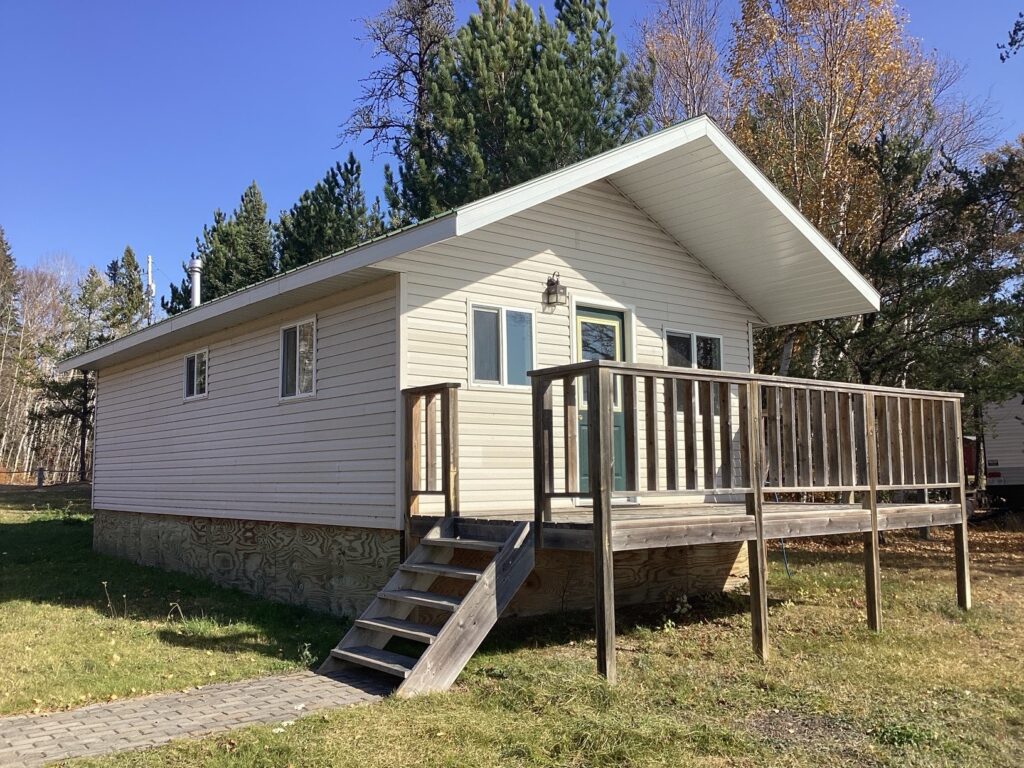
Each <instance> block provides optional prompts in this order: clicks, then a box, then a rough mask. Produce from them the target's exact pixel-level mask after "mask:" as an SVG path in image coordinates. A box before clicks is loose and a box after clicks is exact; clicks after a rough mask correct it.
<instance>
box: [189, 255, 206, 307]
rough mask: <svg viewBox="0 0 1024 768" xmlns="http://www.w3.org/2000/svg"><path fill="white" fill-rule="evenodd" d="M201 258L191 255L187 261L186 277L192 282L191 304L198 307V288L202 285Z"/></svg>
mask: <svg viewBox="0 0 1024 768" xmlns="http://www.w3.org/2000/svg"><path fill="white" fill-rule="evenodd" d="M202 274H203V260H202V259H200V258H198V257H196V256H193V257H192V258H191V259H189V262H188V279H189V282H191V283H192V306H193V307H198V306H199V302H200V301H202V299H200V297H199V294H200V289H201V287H202V283H203V279H202Z"/></svg>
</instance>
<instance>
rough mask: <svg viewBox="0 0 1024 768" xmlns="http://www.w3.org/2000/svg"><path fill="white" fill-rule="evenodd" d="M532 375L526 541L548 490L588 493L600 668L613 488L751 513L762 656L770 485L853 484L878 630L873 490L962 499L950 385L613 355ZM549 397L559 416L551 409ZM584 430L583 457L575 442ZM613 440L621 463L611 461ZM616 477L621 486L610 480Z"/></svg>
mask: <svg viewBox="0 0 1024 768" xmlns="http://www.w3.org/2000/svg"><path fill="white" fill-rule="evenodd" d="M530 377H531V386H532V391H533V436H534V442H533V445H534V451H533V467H534V501H535V526H534V530H535V536H536V544H537V546H543V542H544V525H545V523H548V522H550V520H551V517H552V502H553V501H554V500H562V499H584V498H588V497H589V498H590V500H591V503H592V507H593V556H594V561H593V562H594V587H595V612H596V615H595V619H596V625H597V657H598V669H599V671H600V672H601V673H602V674H604V675H605V676H606V677H607V678H608V679H609V680H614V678H615V654H614V645H615V642H614V641H615V620H614V609H613V607H612V606H614V585H613V579H612V572H613V551H612V538H611V528H612V521H613V507H612V498H613V497H614V496H621V495H628V496H634V497H641V496H645V495H647V496H666V495H674V496H678V495H681V494H701V495H704V496H707V495H714V496H718V495H721V494H728V495H733V496H743V497H744V498H745V500H746V509H747V513H748V514H749V515H751V516H752V517H753V521H754V526H753V529H754V535H753V536H752V538H751V539H750V540H749V541H748V557H749V561H750V596H751V617H752V629H753V642H754V649H755V651H756V652H757V654H758V655H759V656H760V657H761V658H767V656H768V644H767V637H768V633H767V597H766V581H765V560H766V554H765V546H764V539H765V527H764V500H765V496H766V494H767V493H769V492H770V493H775V494H789V493H797V492H815V493H835V494H850V493H854V492H856V493H858V494H860V495H861V497H862V504H863V506H864V508H865V509H866V510H867V511H868V517H869V520H870V529H867V530H866V531H865V533H864V553H865V578H866V585H865V586H866V590H867V592H866V594H867V599H866V605H867V610H868V624H869V626H870V627H871V628H872V629H875V630H877V629H879V628H880V627H881V611H880V607H879V606H880V592H879V584H880V582H879V558H878V540H879V514H878V503H879V502H878V499H879V493H880V492H884V491H891V490H902V489H918V490H921V489H925V490H927V489H946V490H949V491H950V493H951V495H952V497H953V499H954V501H957V502H959V503H960V505H961V508H962V509H966V507H965V505H964V485H963V483H964V472H963V461H962V443H961V436H960V432H961V421H960V399H961V396H960V395H959V394H956V393H949V392H929V391H925V390H910V389H898V388H893V387H869V386H865V385H857V384H843V383H839V382H826V381H816V380H811V379H792V378H778V377H773V376H758V375H754V374H736V373H729V372H720V371H707V370H697V369H690V368H672V367H668V366H659V365H650V366H646V365H635V364H630V363H619V362H611V361H594V362H586V363H577V364H573V365H563V366H558V367H555V368H547V369H543V370H538V371H531V372H530ZM581 385H585V387H584V388H583V389H581V388H580V387H581ZM581 393H582V394H583V396H584V399H581ZM557 407H561V409H562V418H561V419H557V418H556V417H555V409H556V408H557ZM584 419H585V420H584ZM559 424H561V426H562V429H561V435H560V437H561V439H562V444H561V448H562V450H559V447H560V446H559V445H558V444H557V438H558V437H559V435H558V434H556V432H557V429H556V427H557V426H558V425H559ZM583 424H585V425H586V428H587V438H586V440H585V441H582V440H581V439H580V428H581V425H583ZM616 432H621V433H622V439H621V442H618V443H617V442H616V438H615V434H616ZM641 432H642V433H643V434H642V438H643V439H641ZM584 442H585V444H586V446H587V461H586V462H585V463H584V462H583V461H582V458H580V455H579V454H578V453H577V450H578V447H582V444H583V443H584ZM616 451H619V452H620V453H621V460H622V462H623V466H621V467H615V462H616ZM559 457H561V458H560V459H559ZM577 462H579V466H578V467H577ZM559 465H560V466H561V469H562V478H563V482H562V483H561V484H559V483H558V480H559V478H558V475H557V474H556V469H557V468H558V467H559ZM584 468H586V469H587V477H586V481H585V482H586V487H584V480H583V478H582V477H581V473H582V470H583V469H584ZM613 470H614V471H613ZM617 476H618V477H619V478H621V479H619V483H620V485H621V486H625V488H624V489H623V488H621V487H620V488H619V489H618V490H616V489H615V480H616V477H617ZM841 498H842V497H841ZM843 500H844V501H845V500H847V499H845V498H843ZM963 520H964V522H963V523H962V524H961V525H960V526H959V527H958V528H957V532H956V536H955V544H956V558H957V574H958V575H957V594H958V599H959V602H960V605H961V606H962V607H964V608H967V607H969V606H970V584H969V579H968V575H967V574H968V571H967V533H966V531H967V529H966V522H965V521H966V514H965V515H964V517H963Z"/></svg>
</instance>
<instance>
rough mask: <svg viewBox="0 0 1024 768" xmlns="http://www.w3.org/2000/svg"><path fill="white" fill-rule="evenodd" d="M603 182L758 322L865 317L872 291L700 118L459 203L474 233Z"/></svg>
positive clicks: (460, 226)
mask: <svg viewBox="0 0 1024 768" xmlns="http://www.w3.org/2000/svg"><path fill="white" fill-rule="evenodd" d="M601 179H606V180H608V181H609V182H611V183H612V185H613V186H615V187H616V188H617V189H618V190H619V191H620V192H621V193H622V194H623V195H625V196H626V197H627V198H628V199H629V200H631V201H632V202H633V203H634V204H635V205H636V206H637V207H638V208H639V209H641V210H642V211H643V212H644V213H645V214H647V216H649V217H650V218H651V219H652V220H653V221H654V222H655V223H656V224H657V225H659V226H660V227H661V228H662V229H663V230H664V231H665V232H666V233H667V234H668V235H669V236H671V237H672V238H673V239H674V240H675V241H676V242H677V243H679V244H680V245H681V246H682V247H683V248H684V249H685V250H687V251H688V252H689V253H690V255H692V256H693V257H694V258H695V259H697V260H698V261H700V262H701V263H702V264H703V265H704V266H705V267H706V268H707V269H708V270H709V271H710V272H712V273H713V274H714V275H715V276H717V277H718V278H719V279H720V280H721V281H722V282H723V283H725V284H726V285H727V286H728V287H729V288H730V289H732V291H733V292H734V293H735V294H736V295H737V296H739V298H740V299H742V300H743V301H744V302H745V303H746V304H747V305H748V306H749V307H750V308H751V309H753V310H754V311H755V312H756V313H757V314H758V315H759V316H760V318H761V319H762V320H763V323H764V324H765V325H789V324H791V323H800V322H806V321H810V320H824V319H827V318H832V317H844V316H847V315H855V314H865V313H870V312H875V311H877V310H878V308H879V295H878V292H877V291H876V290H875V289H874V288H873V287H872V286H871V285H870V284H869V283H868V281H867V280H866V279H865V278H864V276H863V275H861V274H860V273H859V272H858V271H857V270H856V268H854V266H853V265H852V264H850V262H849V261H847V260H846V258H845V257H843V255H842V254H841V253H840V252H839V251H838V250H836V248H835V247H834V246H833V245H832V244H831V243H830V242H829V241H828V240H827V239H826V238H825V236H824V235H822V234H821V232H819V231H818V230H817V229H815V227H814V226H813V225H812V224H811V223H810V222H809V221H808V220H807V219H806V218H804V216H803V215H802V214H801V213H800V211H799V210H797V208H796V206H794V205H793V204H792V203H790V202H789V200H787V199H786V197H785V196H784V195H783V194H782V193H781V192H780V191H779V190H778V189H777V188H776V187H775V186H774V185H773V184H772V183H771V182H770V181H769V180H768V178H767V177H766V176H765V175H764V174H762V173H761V171H759V170H758V168H757V166H755V165H754V164H753V163H752V162H751V161H750V160H749V159H748V158H747V157H746V155H744V154H743V153H742V152H741V151H740V150H739V148H738V147H736V145H735V144H733V143H732V141H731V140H730V139H729V138H728V137H727V136H726V135H725V134H724V133H723V132H722V130H721V129H720V128H719V127H718V126H717V125H715V123H714V122H713V121H712V120H710V119H709V118H707V117H704V116H701V117H696V118H693V119H692V120H687V121H686V122H683V123H680V124H678V125H675V126H673V127H671V128H667V129H665V130H663V131H659V132H657V133H654V134H651V135H650V136H646V137H644V138H642V139H639V140H637V141H634V142H632V143H630V144H627V145H625V146H622V147H618V148H616V149H613V150H611V151H609V152H605V153H603V154H601V155H598V156H597V157H594V158H591V159H590V160H585V161H583V162H581V163H577V164H575V165H572V166H569V167H567V168H563V169H562V170H559V171H555V172H554V173H549V174H547V175H546V176H542V177H541V178H538V179H536V180H534V181H531V182H528V183H526V184H521V185H519V186H517V187H513V188H512V189H509V190H506V191H505V192H499V193H498V194H495V195H491V196H490V197H487V198H484V199H483V200H480V201H478V202H475V203H471V204H469V205H466V206H464V207H462V208H460V209H459V211H458V221H457V232H458V234H460V235H463V234H466V233H467V232H471V231H473V230H475V229H479V228H480V227H484V226H487V225H488V224H490V223H493V222H495V221H498V220H500V219H503V218H506V217H508V216H511V215H514V214H515V213H518V212H520V211H523V210H525V209H527V208H531V207H533V206H535V205H538V204H540V203H543V202H545V201H546V200H550V199H551V198H553V197H557V196H558V195H562V194H565V193H567V192H571V191H572V190H574V189H578V188H579V187H582V186H585V185H587V184H591V183H593V182H596V181H599V180H601Z"/></svg>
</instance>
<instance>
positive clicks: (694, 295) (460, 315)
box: [381, 182, 758, 513]
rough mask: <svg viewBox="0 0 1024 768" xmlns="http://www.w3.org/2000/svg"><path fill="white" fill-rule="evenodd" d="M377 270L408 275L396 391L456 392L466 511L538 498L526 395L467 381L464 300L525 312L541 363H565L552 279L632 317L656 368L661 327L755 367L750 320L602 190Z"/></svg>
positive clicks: (643, 352)
mask: <svg viewBox="0 0 1024 768" xmlns="http://www.w3.org/2000/svg"><path fill="white" fill-rule="evenodd" d="M381 266H382V267H385V268H391V269H396V270H400V271H402V272H403V273H404V275H403V293H404V299H403V326H404V356H405V362H404V367H403V378H402V386H417V385H422V384H430V383H436V382H440V381H456V382H459V383H460V384H462V387H463V389H462V390H461V392H460V424H459V427H460V441H459V450H460V465H461V466H460V470H461V490H462V503H463V508H464V510H465V511H466V512H467V513H471V512H472V511H473V510H484V509H502V508H505V509H508V508H527V507H530V506H532V500H533V496H532V458H531V457H532V453H531V421H530V397H529V393H528V391H524V390H522V389H508V388H495V387H493V386H482V385H475V384H473V383H472V382H470V381H469V355H470V350H469V311H470V306H471V305H472V304H484V305H488V306H500V307H506V308H509V309H524V310H531V311H533V313H534V322H535V324H536V328H535V339H536V349H535V359H536V364H537V366H538V367H545V366H553V365H560V364H564V363H567V362H570V361H571V360H572V359H573V358H574V351H573V347H574V344H575V341H574V334H575V330H574V324H573V321H572V318H571V311H572V306H564V307H557V308H554V309H548V308H544V307H543V306H542V304H541V299H542V293H543V290H544V286H545V282H546V280H547V278H548V276H549V275H550V274H551V273H552V272H555V271H557V272H559V273H560V274H561V281H562V283H563V284H564V285H566V286H567V288H568V290H569V293H570V296H571V297H572V300H573V302H574V303H576V304H579V305H583V306H587V305H591V304H592V305H593V306H598V307H600V306H605V305H624V306H625V307H626V308H627V309H628V310H629V312H628V313H627V314H629V313H631V314H632V323H629V321H627V328H626V336H627V339H626V349H627V356H628V357H629V358H630V359H632V360H634V361H636V362H640V363H652V364H659V365H660V364H663V363H664V359H665V358H664V355H665V352H664V330H665V329H666V328H668V329H671V330H677V331H690V332H695V333H704V334H711V335H717V336H721V337H722V363H723V367H724V368H725V369H726V370H732V371H744V372H745V371H748V370H749V369H750V359H749V344H748V327H747V324H748V322H751V321H753V322H756V321H757V320H758V318H757V316H756V314H755V313H754V312H753V311H752V310H751V309H750V308H749V307H747V306H746V305H745V304H744V303H743V302H742V301H740V300H739V299H738V298H737V297H736V295H735V294H734V293H733V292H732V291H730V290H729V289H728V288H727V287H726V286H725V285H723V284H722V283H721V282H720V281H719V280H717V279H716V278H715V277H714V276H713V275H712V274H710V273H709V272H708V270H707V269H705V268H704V267H703V266H702V265H701V264H700V263H699V262H698V261H696V260H695V259H694V258H693V257H691V256H689V255H688V254H687V253H686V252H684V251H683V250H682V249H681V247H680V246H679V245H678V244H677V243H676V242H675V241H674V240H673V239H672V238H670V237H669V236H668V235H666V234H665V233H664V232H663V231H662V230H661V229H660V228H659V227H658V226H657V225H655V224H654V223H652V222H651V220H650V219H649V218H648V217H647V216H646V215H645V214H644V213H643V212H641V211H640V210H638V209H637V208H636V206H634V205H633V204H632V203H630V202H629V201H628V200H626V199H625V198H624V197H623V196H622V195H620V194H619V193H618V192H617V191H616V190H615V188H614V187H613V186H611V185H610V184H608V183H607V182H598V183H595V184H592V185H590V186H588V187H585V188H583V189H581V190H578V191H576V192H572V193H570V194H567V195H565V196H562V197H560V198H557V199H555V200H552V201H550V202H547V203H544V204H542V205H540V206H537V207H535V208H531V209H529V210H527V211H524V212H522V213H519V214H517V215H515V216H513V217H511V218H508V219H505V220H502V221H499V222H497V223H494V224H490V225H488V226H487V227H485V228H483V229H481V230H478V231H475V232H473V233H471V234H468V235H464V236H461V237H459V238H456V239H453V240H449V241H447V242H445V243H441V244H438V245H435V246H431V247H428V248H423V249H420V250H417V251H414V252H411V253H409V254H406V255H405V256H401V257H396V258H393V259H390V260H388V261H387V262H384V263H382V264H381ZM736 421H738V420H736ZM558 422H559V419H556V434H557V433H558V432H560V426H559V425H558ZM641 445H642V442H641ZM660 445H661V446H664V441H663V440H662V441H661V442H660ZM662 460H663V459H662ZM556 466H557V465H556ZM662 477H664V474H663V473H662ZM425 502H426V500H422V502H421V503H425Z"/></svg>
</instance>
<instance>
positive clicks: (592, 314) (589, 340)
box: [576, 307, 626, 493]
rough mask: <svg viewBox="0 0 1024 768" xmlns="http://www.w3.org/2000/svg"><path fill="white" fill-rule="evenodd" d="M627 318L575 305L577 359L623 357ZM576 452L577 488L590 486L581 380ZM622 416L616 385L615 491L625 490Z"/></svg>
mask: <svg viewBox="0 0 1024 768" xmlns="http://www.w3.org/2000/svg"><path fill="white" fill-rule="evenodd" d="M625 330H626V321H625V317H624V315H623V314H622V313H621V312H614V311H611V310H607V309H591V308H589V307H577V308H576V359H577V360H579V361H580V362H583V361H586V360H620V361H622V360H625V359H626V355H625V351H626V348H625ZM579 402H580V409H579V420H580V428H579V454H580V467H579V477H580V491H581V492H582V493H586V492H588V491H589V490H590V463H589V458H588V456H589V451H588V443H587V435H588V430H587V402H588V400H587V391H586V382H585V381H581V382H580V394H579ZM625 423H626V422H625V416H624V415H623V413H622V401H621V397H620V392H619V387H618V386H616V387H615V392H614V412H613V415H612V440H613V446H612V448H613V451H612V456H613V459H612V477H613V487H614V489H615V490H616V491H624V490H626V473H625V467H626V430H625Z"/></svg>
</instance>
